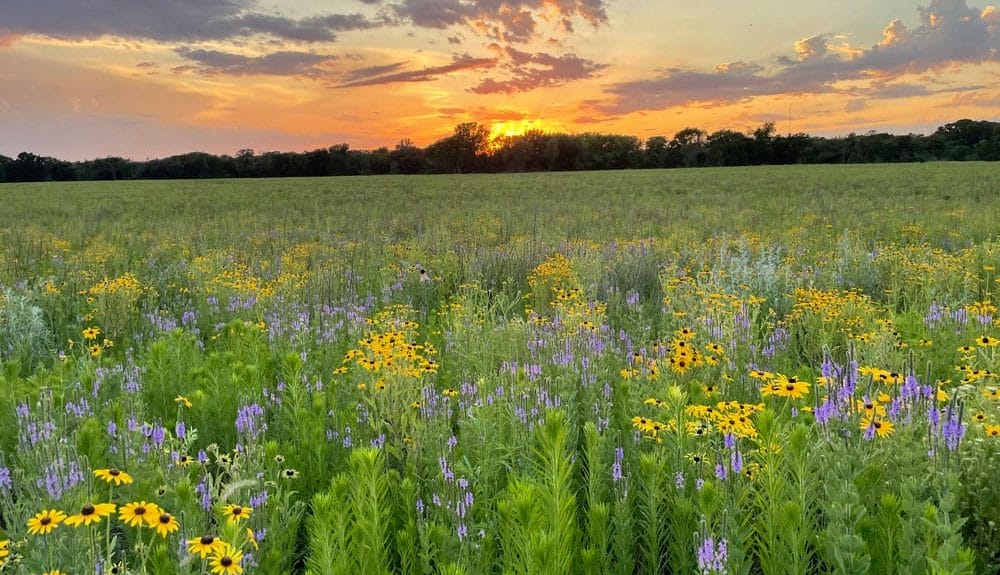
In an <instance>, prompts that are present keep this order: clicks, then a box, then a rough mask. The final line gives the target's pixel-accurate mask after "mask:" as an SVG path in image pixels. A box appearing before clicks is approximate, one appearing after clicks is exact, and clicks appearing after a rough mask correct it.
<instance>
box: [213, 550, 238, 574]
mask: <svg viewBox="0 0 1000 575" xmlns="http://www.w3.org/2000/svg"><path fill="white" fill-rule="evenodd" d="M242 560H243V553H241V552H240V551H239V550H238V549H236V548H234V547H233V546H232V545H230V544H228V543H223V544H222V545H221V546H220V547H218V548H217V549H216V550H215V553H213V555H212V561H211V562H210V564H209V565H210V567H211V568H212V574H213V575H239V574H240V573H243V567H242V566H240V562H241V561H242Z"/></svg>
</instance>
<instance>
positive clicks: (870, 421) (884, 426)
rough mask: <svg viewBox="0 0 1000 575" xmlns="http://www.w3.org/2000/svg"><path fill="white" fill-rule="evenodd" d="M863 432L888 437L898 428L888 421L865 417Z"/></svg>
mask: <svg viewBox="0 0 1000 575" xmlns="http://www.w3.org/2000/svg"><path fill="white" fill-rule="evenodd" d="M861 430H862V431H864V432H867V433H874V434H875V435H877V436H879V437H888V436H890V435H892V433H893V431H895V430H896V426H895V424H894V423H893V422H892V421H889V420H888V419H876V418H871V417H865V418H863V419H862V420H861Z"/></svg>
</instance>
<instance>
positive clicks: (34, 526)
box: [28, 509, 66, 535]
mask: <svg viewBox="0 0 1000 575" xmlns="http://www.w3.org/2000/svg"><path fill="white" fill-rule="evenodd" d="M65 519H66V514H65V513H63V512H62V511H59V510H58V509H46V510H44V511H39V512H38V513H36V514H35V516H34V517H32V518H31V519H29V520H28V533H31V534H32V535H45V534H47V533H51V532H52V530H53V529H55V528H56V527H58V526H59V524H60V523H62V522H63V520H65Z"/></svg>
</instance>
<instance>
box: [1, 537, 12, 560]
mask: <svg viewBox="0 0 1000 575" xmlns="http://www.w3.org/2000/svg"><path fill="white" fill-rule="evenodd" d="M8 555H10V540H9V539H3V540H0V566H2V565H3V564H4V559H6V558H7V556H8Z"/></svg>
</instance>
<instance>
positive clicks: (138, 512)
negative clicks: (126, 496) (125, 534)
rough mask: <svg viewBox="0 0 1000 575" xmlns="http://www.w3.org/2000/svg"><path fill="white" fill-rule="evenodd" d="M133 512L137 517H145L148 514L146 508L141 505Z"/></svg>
mask: <svg viewBox="0 0 1000 575" xmlns="http://www.w3.org/2000/svg"><path fill="white" fill-rule="evenodd" d="M132 512H133V513H135V514H136V515H145V514H146V508H145V507H143V506H142V505H140V506H138V507H136V508H135V509H134V510H133V511H132Z"/></svg>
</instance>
